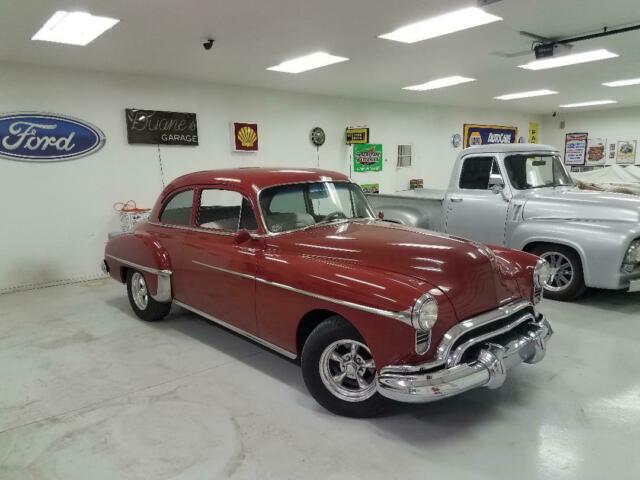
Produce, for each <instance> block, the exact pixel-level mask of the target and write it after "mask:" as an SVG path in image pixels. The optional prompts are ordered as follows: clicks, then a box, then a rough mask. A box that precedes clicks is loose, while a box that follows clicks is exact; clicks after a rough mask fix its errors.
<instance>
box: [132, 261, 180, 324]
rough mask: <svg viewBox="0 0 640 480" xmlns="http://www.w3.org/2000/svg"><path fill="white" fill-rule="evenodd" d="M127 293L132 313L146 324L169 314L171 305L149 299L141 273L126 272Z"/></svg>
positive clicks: (145, 282) (145, 281)
mask: <svg viewBox="0 0 640 480" xmlns="http://www.w3.org/2000/svg"><path fill="white" fill-rule="evenodd" d="M127 293H128V295H129V303H130V304H131V308H132V309H133V312H134V313H135V314H136V315H137V316H138V317H139V318H141V319H142V320H144V321H146V322H157V321H158V320H162V319H163V318H164V317H166V316H167V315H168V314H169V310H171V303H161V302H157V301H155V300H154V299H153V297H151V294H150V293H149V289H148V286H147V280H146V279H145V277H144V275H143V274H142V272H139V271H137V270H128V271H127Z"/></svg>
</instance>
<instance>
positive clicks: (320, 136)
mask: <svg viewBox="0 0 640 480" xmlns="http://www.w3.org/2000/svg"><path fill="white" fill-rule="evenodd" d="M309 137H310V138H311V143H313V144H314V145H315V146H316V147H319V146H321V145H322V144H324V141H325V134H324V130H323V129H321V128H320V127H315V128H314V129H312V130H311V134H310V135H309Z"/></svg>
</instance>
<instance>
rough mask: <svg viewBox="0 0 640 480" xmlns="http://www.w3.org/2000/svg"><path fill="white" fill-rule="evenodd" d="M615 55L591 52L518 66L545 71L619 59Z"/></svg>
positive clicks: (606, 51)
mask: <svg viewBox="0 0 640 480" xmlns="http://www.w3.org/2000/svg"><path fill="white" fill-rule="evenodd" d="M619 56H620V55H618V54H617V53H612V52H610V51H609V50H604V49H601V50H592V51H590V52H582V53H574V54H572V55H563V56H561V57H551V58H543V59H542V60H534V61H533V62H530V63H527V64H526V65H518V66H519V67H520V68H526V69H527V70H546V69H547V68H558V67H566V66H567V65H576V64H578V63H587V62H595V61H596V60H606V59H608V58H615V57H619Z"/></svg>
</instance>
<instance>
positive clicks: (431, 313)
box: [411, 293, 438, 330]
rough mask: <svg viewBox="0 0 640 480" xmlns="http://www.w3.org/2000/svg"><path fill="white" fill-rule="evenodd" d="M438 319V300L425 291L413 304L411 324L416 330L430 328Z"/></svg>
mask: <svg viewBox="0 0 640 480" xmlns="http://www.w3.org/2000/svg"><path fill="white" fill-rule="evenodd" d="M437 321H438V302H437V301H436V299H435V298H433V296H432V295H430V294H428V293H425V294H424V295H422V296H421V297H420V298H419V299H418V300H417V301H416V304H415V305H414V306H413V311H412V312H411V324H412V325H413V328H415V329H417V330H431V328H432V327H433V326H434V325H435V324H436V322H437Z"/></svg>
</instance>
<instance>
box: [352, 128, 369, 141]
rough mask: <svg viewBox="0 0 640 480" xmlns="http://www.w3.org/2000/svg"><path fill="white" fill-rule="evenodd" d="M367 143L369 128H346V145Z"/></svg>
mask: <svg viewBox="0 0 640 480" xmlns="http://www.w3.org/2000/svg"><path fill="white" fill-rule="evenodd" d="M364 143H369V128H368V127H357V128H347V145H356V144H364Z"/></svg>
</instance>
